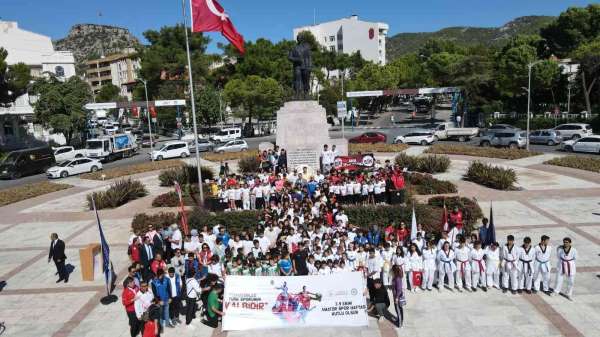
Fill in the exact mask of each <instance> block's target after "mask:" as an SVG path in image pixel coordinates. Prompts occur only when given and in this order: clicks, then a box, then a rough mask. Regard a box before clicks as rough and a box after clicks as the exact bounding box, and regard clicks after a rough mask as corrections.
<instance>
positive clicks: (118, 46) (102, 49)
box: [54, 24, 140, 65]
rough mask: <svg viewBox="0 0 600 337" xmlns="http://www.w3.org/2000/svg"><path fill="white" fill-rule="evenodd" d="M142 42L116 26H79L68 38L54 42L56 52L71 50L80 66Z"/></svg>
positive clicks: (71, 31) (73, 28) (72, 29)
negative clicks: (90, 60)
mask: <svg viewBox="0 0 600 337" xmlns="http://www.w3.org/2000/svg"><path fill="white" fill-rule="evenodd" d="M139 44H140V41H139V40H138V39H137V38H136V37H135V36H133V35H131V33H130V32H129V30H128V29H125V28H121V27H114V26H105V25H95V24H78V25H74V26H73V27H71V30H70V31H69V35H67V37H65V38H63V39H60V40H56V41H54V48H55V49H56V50H70V51H72V52H73V55H74V56H75V61H76V62H77V64H78V65H82V64H83V63H84V62H85V61H87V60H89V59H93V58H97V57H99V56H100V55H102V54H104V55H110V54H115V53H118V52H121V51H123V50H124V49H126V48H134V47H136V46H137V45H139Z"/></svg>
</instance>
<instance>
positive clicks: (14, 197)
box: [0, 181, 73, 206]
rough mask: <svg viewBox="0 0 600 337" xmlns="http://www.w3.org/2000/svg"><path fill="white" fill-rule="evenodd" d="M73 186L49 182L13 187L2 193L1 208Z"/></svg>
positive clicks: (0, 198)
mask: <svg viewBox="0 0 600 337" xmlns="http://www.w3.org/2000/svg"><path fill="white" fill-rule="evenodd" d="M71 187H73V186H71V185H67V184H55V183H51V182H48V181H42V182H39V183H32V184H25V185H21V186H17V187H11V188H7V189H4V190H1V191H0V206H6V205H9V204H13V203H15V202H19V201H23V200H26V199H31V198H35V197H38V196H40V195H44V194H48V193H52V192H56V191H60V190H64V189H67V188H71Z"/></svg>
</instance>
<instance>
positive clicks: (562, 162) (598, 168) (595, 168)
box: [544, 156, 600, 173]
mask: <svg viewBox="0 0 600 337" xmlns="http://www.w3.org/2000/svg"><path fill="white" fill-rule="evenodd" d="M544 164H547V165H554V166H562V167H570V168H575V169H579V170H584V171H590V172H596V173H600V159H599V158H591V157H583V156H566V157H560V158H554V159H550V160H548V161H545V162H544Z"/></svg>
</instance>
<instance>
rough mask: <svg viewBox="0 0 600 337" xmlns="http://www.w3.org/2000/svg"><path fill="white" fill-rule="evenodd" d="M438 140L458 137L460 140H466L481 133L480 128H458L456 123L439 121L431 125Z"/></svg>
mask: <svg viewBox="0 0 600 337" xmlns="http://www.w3.org/2000/svg"><path fill="white" fill-rule="evenodd" d="M431 131H433V132H434V134H435V137H436V140H444V139H457V140H458V141H459V142H466V141H468V140H471V138H473V137H475V136H477V135H478V134H479V128H456V127H454V123H449V122H446V123H439V124H434V125H432V127H431Z"/></svg>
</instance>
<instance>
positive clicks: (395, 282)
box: [392, 265, 406, 328]
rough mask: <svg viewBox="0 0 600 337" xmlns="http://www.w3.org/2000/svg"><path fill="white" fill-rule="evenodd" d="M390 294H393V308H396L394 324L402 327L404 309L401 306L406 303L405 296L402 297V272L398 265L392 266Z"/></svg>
mask: <svg viewBox="0 0 600 337" xmlns="http://www.w3.org/2000/svg"><path fill="white" fill-rule="evenodd" d="M392 274H393V275H394V276H393V278H392V294H393V296H394V308H395V309H396V317H397V320H396V326H397V327H398V328H401V327H402V324H403V323H404V311H403V310H402V307H403V306H405V305H406V297H404V290H403V289H402V281H403V272H402V268H400V266H398V265H394V266H393V267H392Z"/></svg>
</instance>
